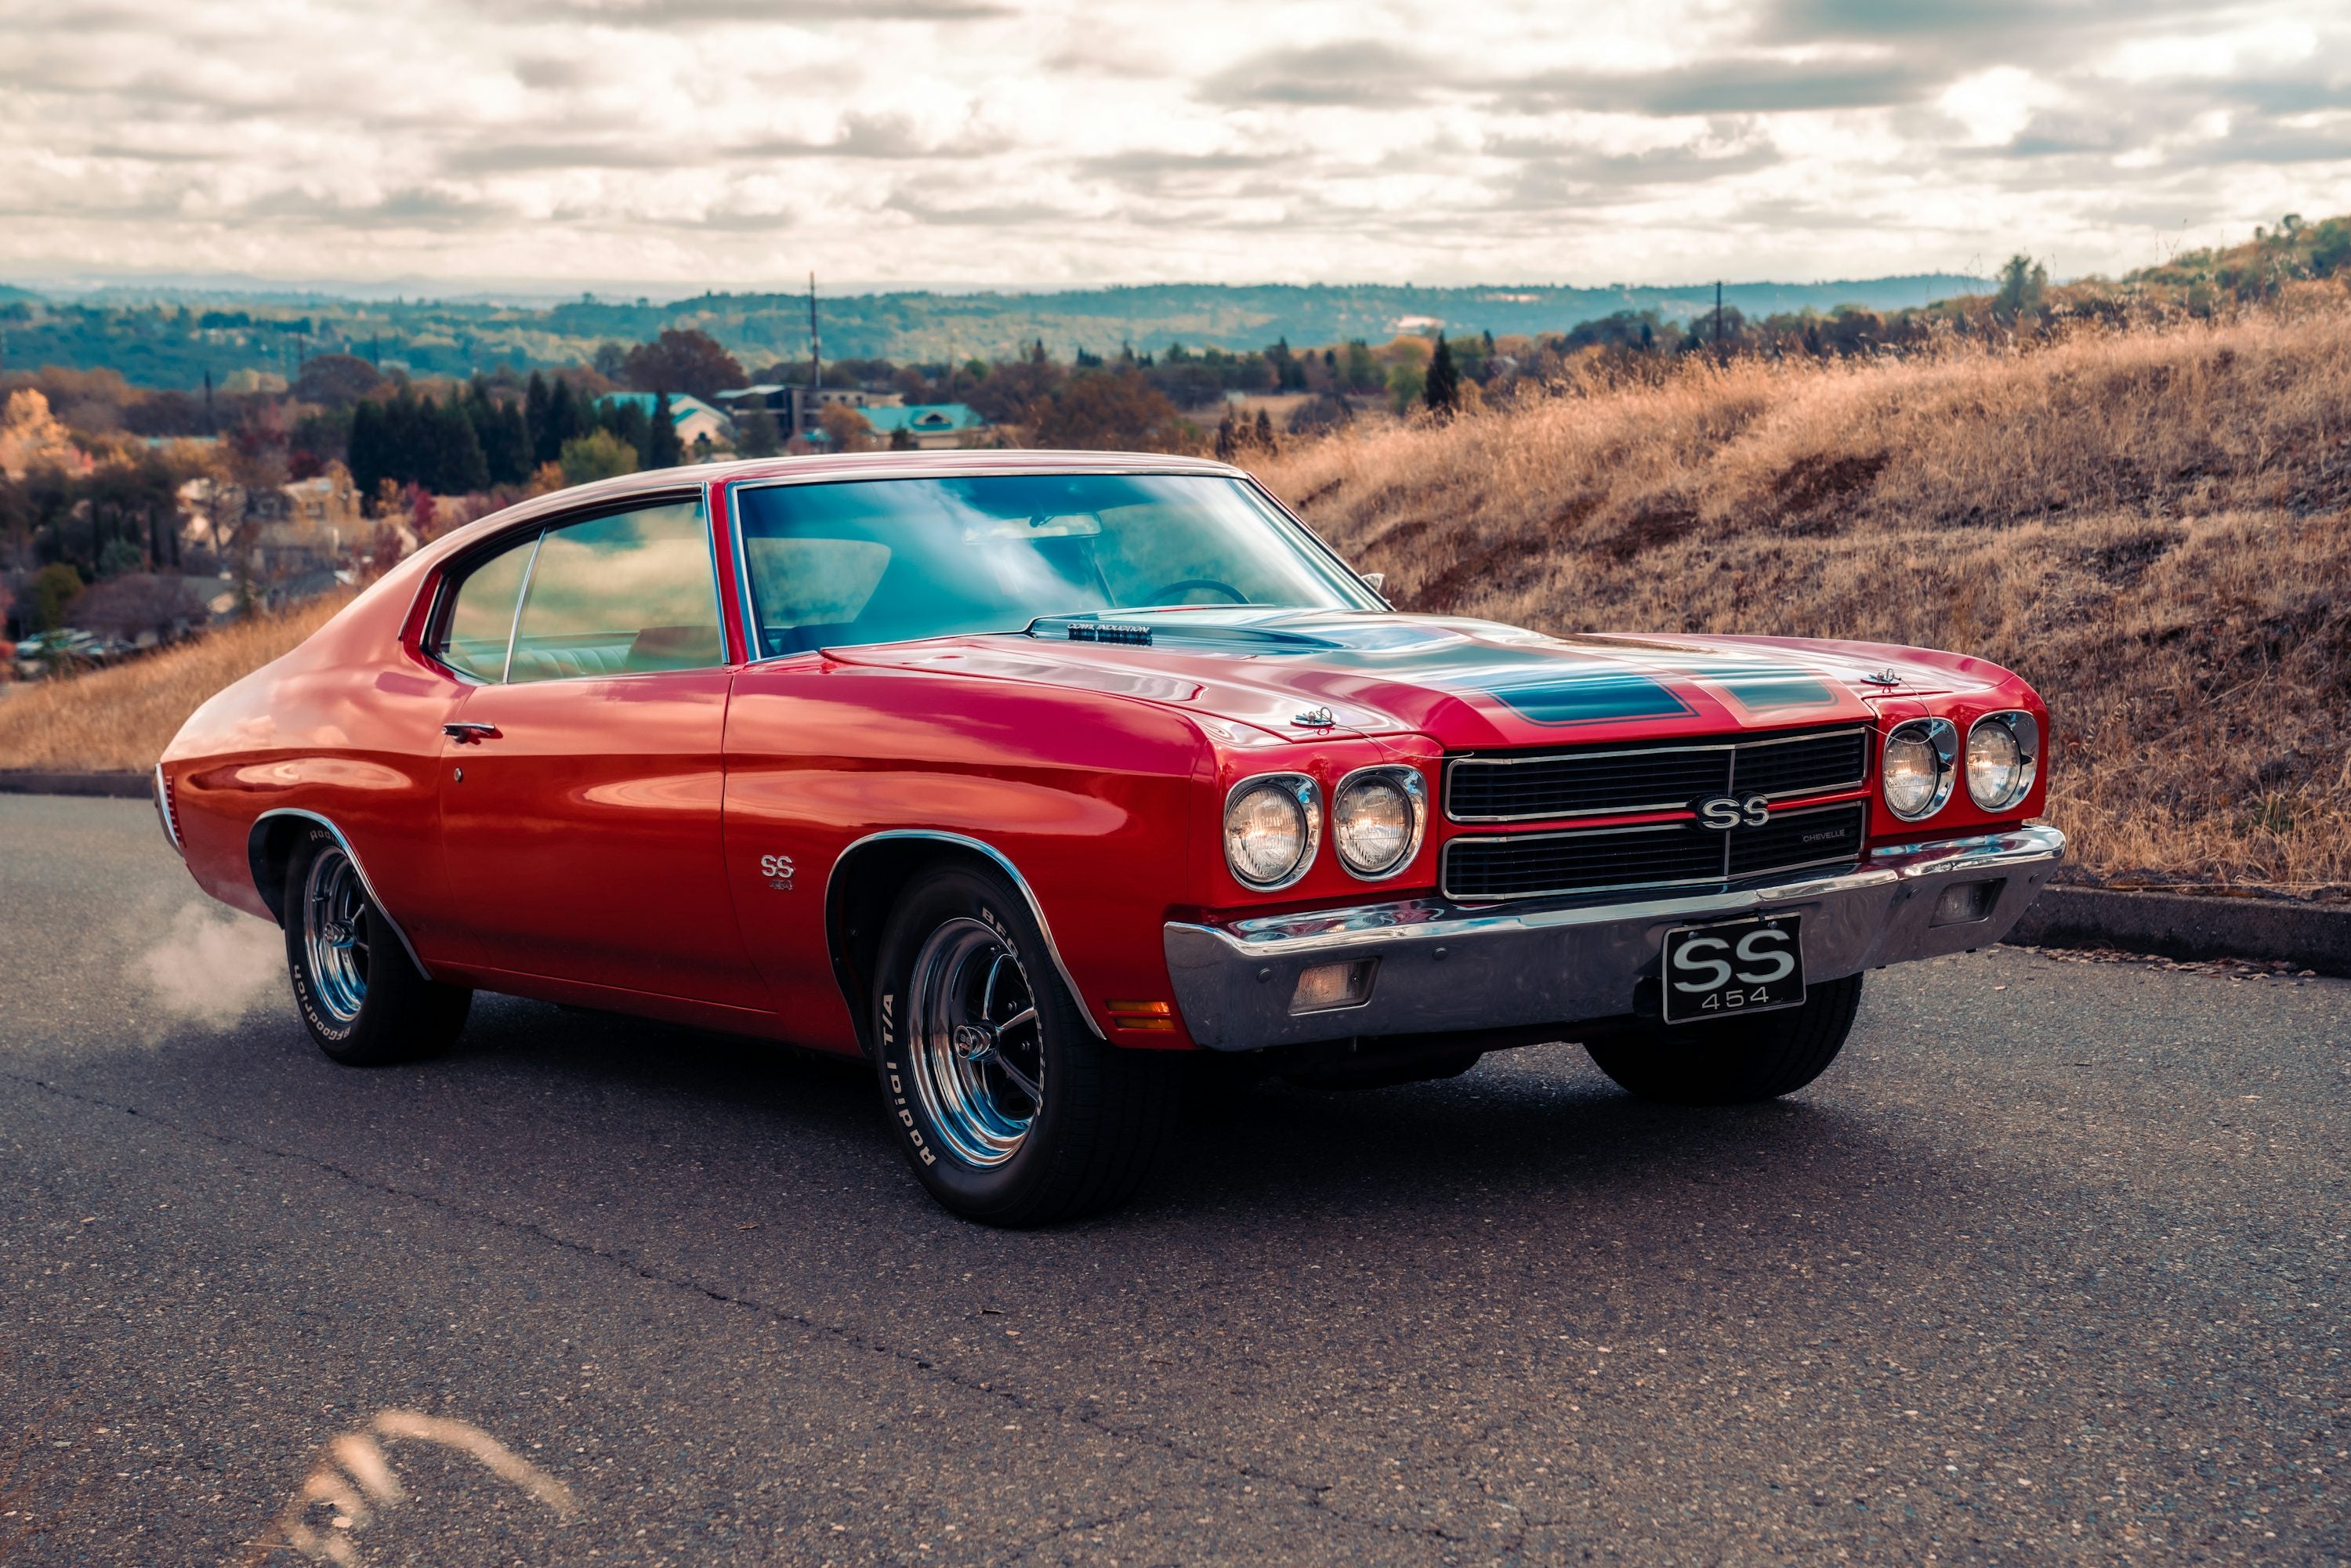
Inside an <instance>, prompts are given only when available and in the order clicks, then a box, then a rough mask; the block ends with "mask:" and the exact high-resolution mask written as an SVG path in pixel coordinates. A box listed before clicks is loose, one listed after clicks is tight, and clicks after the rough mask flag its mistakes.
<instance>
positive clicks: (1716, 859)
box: [1441, 800, 1869, 899]
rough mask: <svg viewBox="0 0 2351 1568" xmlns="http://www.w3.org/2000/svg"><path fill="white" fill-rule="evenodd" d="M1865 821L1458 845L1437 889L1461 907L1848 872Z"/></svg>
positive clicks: (1854, 814) (1804, 819) (1857, 807)
mask: <svg viewBox="0 0 2351 1568" xmlns="http://www.w3.org/2000/svg"><path fill="white" fill-rule="evenodd" d="M1868 815H1869V808H1868V805H1867V803H1866V802H1865V801H1860V800H1855V801H1849V802H1846V803H1845V804H1843V805H1837V806H1823V807H1815V808H1813V809H1811V810H1801V811H1786V812H1780V813H1775V814H1774V815H1773V816H1772V817H1771V820H1770V821H1766V822H1764V823H1763V824H1762V825H1761V826H1760V827H1739V828H1733V829H1732V830H1730V831H1729V832H1727V833H1726V832H1720V831H1708V830H1707V829H1703V828H1700V827H1698V825H1697V824H1696V823H1694V822H1671V823H1666V824H1663V825H1659V826H1654V827H1642V828H1585V829H1582V830H1580V831H1571V832H1564V833H1517V834H1512V835H1510V836H1509V837H1500V838H1497V837H1483V836H1480V837H1472V838H1461V839H1456V840H1454V841H1452V842H1451V843H1449V844H1447V846H1446V847H1445V868H1444V875H1443V877H1442V879H1441V880H1442V883H1443V888H1444V893H1445V896H1446V897H1447V898H1463V899H1482V898H1525V897H1530V896H1532V895H1534V894H1546V893H1592V892H1598V891H1600V890H1603V889H1610V890H1614V889H1617V888H1635V887H1667V886H1695V885H1702V884H1706V883H1723V882H1733V881H1743V880H1745V879H1747V878H1749V877H1756V876H1763V875H1768V874H1769V873H1772V872H1779V871H1792V870H1795V869H1797V868H1799V867H1806V866H1817V865H1835V864H1850V863H1851V862H1854V861H1855V860H1856V859H1858V858H1859V857H1860V854H1861V847H1862V841H1863V836H1864V834H1865V832H1866V831H1867V830H1868Z"/></svg>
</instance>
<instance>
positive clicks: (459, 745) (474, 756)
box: [435, 491, 767, 1011]
mask: <svg viewBox="0 0 2351 1568" xmlns="http://www.w3.org/2000/svg"><path fill="white" fill-rule="evenodd" d="M509 600H510V601H511V603H512V604H513V606H514V608H513V610H512V612H511V613H510V614H509V615H508V617H507V623H508V631H507V637H506V641H505V645H504V647H503V648H500V647H499V646H498V643H497V639H496V626H497V623H498V620H499V605H500V604H501V603H502V602H506V601H509ZM448 604H449V608H448V609H447V610H446V611H445V612H444V614H443V616H442V618H441V622H440V624H439V628H438V632H437V636H438V638H439V645H438V646H437V647H436V649H435V653H436V655H437V656H438V657H440V658H441V659H442V661H443V663H444V664H448V665H449V666H450V667H451V668H453V669H455V670H457V671H458V672H460V674H464V675H465V676H467V677H469V678H470V680H471V681H472V682H474V683H475V684H473V685H471V686H470V688H469V689H468V691H467V692H466V694H465V697H464V699H463V700H462V702H461V703H460V704H459V705H458V706H457V708H456V710H455V712H454V713H453V715H452V722H451V726H450V728H451V731H452V734H451V736H450V737H449V738H448V739H447V740H446V742H445V743H444V750H443V757H442V761H443V764H444V768H443V772H442V777H441V781H440V791H441V834H442V852H443V868H444V883H445V886H446V894H445V899H444V904H445V907H446V910H447V914H448V915H449V922H448V924H449V925H450V926H451V927H452V929H453V934H454V935H455V936H456V937H457V938H458V939H459V940H461V941H462V942H464V943H465V945H466V946H467V948H468V949H469V951H470V953H471V956H472V959H471V961H472V962H473V963H474V964H475V966H476V967H480V968H483V969H485V970H490V971H504V972H507V973H511V974H514V975H518V976H526V977H548V978H551V979H554V980H558V981H561V982H566V983H568V984H569V985H570V986H574V987H594V988H601V989H604V990H610V991H625V992H638V993H644V994H648V995H653V996H663V997H673V998H687V999H690V1000H693V1001H696V1002H700V1003H705V1004H715V1005H716V1006H718V1007H722V1008H731V1009H753V1010H762V1011H764V1010H765V1009H766V1007H767V997H766V992H765V990H764V988H763V987H762V985H761V983H760V982H759V980H758V977H757V975H756V973H755V972H754V970H753V968H752V967H751V964H750V962H749V960H748V957H747V951H746V948H745V946H744V944H743V939H742V936H741V933H740V931H739V929H738V928H737V923H736V920H735V913H734V905H733V902H732V898H731V896H730V894H729V893H728V890H727V886H726V875H725V869H724V865H723V862H722V852H723V841H722V839H721V834H720V821H719V816H720V810H721V808H722V804H723V796H724V786H725V769H724V762H723V743H724V739H725V735H726V704H727V695H728V687H729V683H730V680H731V678H732V677H731V672H730V670H729V668H728V666H727V661H726V652H725V639H724V636H723V634H722V633H721V632H720V629H719V627H720V614H721V610H720V602H719V598H718V591H717V580H716V569H715V566H714V564H713V558H712V553H711V545H710V538H709V528H708V522H707V519H706V517H705V514H704V508H703V504H702V501H701V498H700V495H699V492H698V491H696V492H694V493H692V494H688V495H681V496H677V497H656V498H652V499H641V500H638V501H636V502H634V503H632V505H631V506H630V507H628V508H627V509H625V510H616V511H611V512H607V513H602V514H599V515H595V516H590V517H575V518H568V519H565V520H563V521H561V522H559V523H553V524H550V525H549V526H548V527H546V528H544V529H543V530H541V531H540V532H539V534H538V537H537V538H535V539H533V540H530V541H529V543H528V549H527V551H526V550H524V549H521V548H518V543H510V544H509V545H508V548H507V549H505V550H504V551H502V552H500V553H497V554H495V555H493V556H491V557H489V558H487V559H485V560H483V561H482V562H481V563H480V564H479V565H478V566H476V567H475V570H474V571H473V572H471V573H470V574H469V575H468V576H467V577H466V578H465V579H464V580H460V581H459V582H458V583H457V585H456V587H455V591H454V593H453V594H452V595H451V596H450V598H449V600H448ZM519 988H521V989H528V987H519Z"/></svg>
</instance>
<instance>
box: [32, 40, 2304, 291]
mask: <svg viewBox="0 0 2351 1568" xmlns="http://www.w3.org/2000/svg"><path fill="white" fill-rule="evenodd" d="M2346 60H2351V17H2346V16H2343V15H2342V14H2341V7H2340V6H2339V5H2335V4H2333V3H2332V0H2252V3H2250V4H2227V5H2223V4H2221V3H2220V0H2130V3H2129V4H2127V5H2126V4H2124V3H2123V0H2084V3H2082V4H2077V5H2068V6H2064V7H2051V6H2045V5H2033V4H2022V3H2009V0H1986V3H1985V4H1984V5H1977V6H1959V7H1941V6H1937V7H1918V6H1896V5H1871V4H1866V3H1865V0H1758V3H1756V4H1751V5H1729V4H1726V3H1724V0H1645V3H1637V4H1636V3H1634V0H1595V3H1593V4H1591V5H1578V6H1575V7H1535V8H1524V7H1520V6H1518V5H1504V4H1499V3H1492V0H1488V3H1479V0H1383V3H1380V4H1375V5H1368V6H1366V5H1355V4H1342V3H1340V0H1307V3H1303V4H1286V5H1264V4H1262V0H1256V3H1249V4H1244V3H1242V0H1187V4H1186V5H1181V6H1170V5H1165V4H1162V3H1159V0H1151V3H1148V4H1146V3H1143V0H1001V3H998V0H869V3H867V4H863V5H853V6H841V5H831V4H826V5H818V4H816V3H815V0H576V3H566V0H517V4H514V5H502V6H497V7H481V6H476V5H467V4H463V3H461V0H415V3H414V4H413V5H407V6H404V7H398V8H394V7H386V6H382V5H376V4H373V3H371V0H114V3H113V4H111V5H103V6H91V5H69V4H67V3H65V0H17V3H16V4H15V5H11V7H10V17H9V22H8V36H7V39H6V47H5V49H0V145H5V146H6V147H8V148H9V149H10V150H11V154H12V155H11V156H10V157H9V158H7V159H5V160H0V277H9V276H16V277H28V276H30V277H38V276H56V275H59V274H66V273H74V272H87V271H90V270H94V269H95V270H107V271H115V272H120V271H131V270H139V269H148V270H156V271H170V272H180V273H185V272H191V271H231V272H248V273H256V274H259V275H263V276H267V277H285V278H302V277H326V278H349V279H364V278H379V277H425V278H440V279H445V280H448V281H449V282H450V283H451V284H452V285H455V286H463V287H473V286H477V285H480V284H483V283H488V282H494V281H497V280H510V281H514V282H525V281H528V282H549V283H563V282H570V283H574V284H580V285H597V284H602V285H611V284H621V283H629V284H642V285H644V286H648V287H657V286H661V285H664V284H666V285H669V286H672V287H678V288H680V289H693V288H699V287H704V286H705V285H707V286H720V287H723V286H727V285H736V284H755V285H764V284H773V283H775V282H777V281H778V280H780V279H785V278H789V277H797V276H799V274H801V273H803V272H805V271H807V270H809V269H810V268H813V269H815V270H816V271H817V272H819V273H820V274H821V275H823V276H824V277H831V278H834V279H839V280H843V281H848V280H857V281H859V282H862V283H868V284H875V283H886V282H890V281H893V280H894V281H907V282H943V283H956V282H960V283H970V284H1013V285H1022V284H1040V285H1046V284H1061V283H1068V282H1105V281H1147V280H1153V279H1159V278H1175V277H1183V278H1210V279H1227V280H1234V281H1242V280H1259V279H1276V280H1286V281H1303V280H1311V279H1355V278H1374V279H1392V280H1404V279H1412V280H1415V281H1421V282H1468V281H1477V280H1498V281H1507V280H1517V279H1524V280H1546V281H1548V280H1556V281H1567V282H1601V281H1606V280H1610V279H1625V278H1636V277H1637V278H1650V279H1656V280H1679V279H1687V278H1691V277H1708V276H1713V275H1716V274H1722V275H1727V276H1730V277H1759V276H1777V277H1827V276H1844V277H1850V276H1855V275H1862V274H1868V273H1881V272H1896V271H1919V270H1945V269H1950V268H1954V267H1963V266H1965V265H1967V264H1968V263H1969V262H1970V259H1972V258H1980V257H1981V256H1987V255H2001V254H2006V252H2007V251H2009V250H2011V249H2015V248H2020V247H2022V248H2026V249H2032V250H2035V251H2049V252H2056V253H2060V254H2062V255H2063V256H2064V257H2066V258H2067V261H2068V263H2069V265H2071V266H2073V267H2076V268H2082V269H2086V268H2090V267H2100V268H2115V267H2125V266H2128V265H2131V264H2132V263H2134V262H2137V261H2138V260H2141V259H2143V258H2145V257H2147V256H2149V255H2151V254H2153V253H2154V252H2155V251H2156V250H2157V249H2158V247H2159V246H2160V245H2161V244H2163V243H2164V242H2165V240H2166V239H2167V238H2169V239H2171V240H2173V241H2174V242H2175V243H2176V239H2177V235H2178V234H2179V228H2180V225H2189V228H2190V229H2191V230H2192V231H2194V232H2196V233H2198V234H2199V235H2200V234H2205V233H2210V234H2211V235H2213V236H2214V237H2219V236H2220V235H2222V234H2225V233H2227V232H2229V231H2231V230H2232V229H2241V228H2244V227H2247V226H2249V225H2251V224H2252V223H2254V222H2258V221H2263V220H2273V219H2274V218H2275V216H2276V212H2275V211H2273V210H2272V208H2273V207H2277V204H2278V203H2279V202H2280V201H2285V202H2287V203H2288V204H2290V205H2291V207H2293V208H2294V209H2298V210H2300V211H2303V212H2305V213H2311V214H2316V213H2323V212H2330V211H2338V210H2344V209H2346V208H2351V122H2346V116H2345V115H2344V113H2343V112H2342V110H2343V106H2344V105H2345V103H2346V99H2351V93H2346V76H2345V68H2344V67H2343V66H2342V65H2341V64H2340V62H2343V61H2346ZM2279 210H2285V209H2283V208H2280V209H2279Z"/></svg>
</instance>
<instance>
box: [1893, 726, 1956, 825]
mask: <svg viewBox="0 0 2351 1568" xmlns="http://www.w3.org/2000/svg"><path fill="white" fill-rule="evenodd" d="M1914 729H1915V730H1923V731H1925V732H1926V737H1927V744H1928V746H1930V747H1934V750H1935V764H1936V767H1937V768H1938V775H1937V779H1936V783H1935V798H1934V799H1933V800H1930V801H1928V803H1927V806H1926V808H1925V809H1924V810H1917V811H1904V810H1898V809H1897V808H1896V806H1895V804H1894V800H1893V797H1892V796H1890V795H1887V794H1886V767H1885V756H1886V751H1887V749H1888V748H1890V747H1892V746H1893V745H1894V742H1895V740H1896V738H1897V737H1900V736H1901V735H1902V734H1903V732H1904V731H1906V730H1914ZM1877 751H1878V759H1879V760H1878V768H1877V794H1878V798H1879V799H1880V800H1884V801H1885V802H1886V810H1889V811H1892V812H1893V813H1894V814H1895V815H1896V816H1897V817H1899V818H1901V819H1902V820H1903V821H1906V822H1923V821H1926V820H1927V819H1928V818H1929V817H1931V816H1933V815H1934V814H1935V813H1936V812H1938V811H1939V810H1942V809H1943V808H1944V807H1945V806H1947V805H1949V803H1950V800H1951V787H1952V786H1953V785H1954V784H1956V783H1958V782H1959V778H1958V775H1957V774H1956V773H1954V772H1953V771H1952V769H1953V767H1954V766H1955V765H1956V764H1957V763H1958V761H1959V726H1957V725H1955V724H1953V723H1952V722H1951V721H1950V720H1949V719H1947V718H1906V719H1904V720H1903V721H1902V722H1901V723H1900V724H1897V725H1896V726H1895V727H1893V728H1891V729H1889V730H1887V731H1886V741H1885V744H1884V745H1882V746H1880V747H1878V748H1877Z"/></svg>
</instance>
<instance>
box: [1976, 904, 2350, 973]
mask: <svg viewBox="0 0 2351 1568" xmlns="http://www.w3.org/2000/svg"><path fill="white" fill-rule="evenodd" d="M2007 939H2008V941H2009V942H2010V943H2011V944H2013V945H2016V946H2027V947H2115V948H2119V949H2121V950H2122V951H2124V952H2126V953H2159V954H2161V955H2162V956H2165V957H2167V958H2251V959H2254V960H2257V961H2261V962H2265V963H2267V962H2275V961H2278V960H2280V959H2283V961H2284V962H2286V963H2288V964H2291V965H2293V966H2294V967H2295V968H2297V969H2315V970H2317V971H2318V972H2319V973H2320V974H2322V975H2351V907H2346V906H2344V905H2341V904H2297V903H2292V902H2289V901H2287V900H2284V899H2278V898H2212V897H2208V896H2201V895H2198V894H2179V893H2116V892H2112V891H2109V890H2108V889H2105V888H2102V887H2063V886H2060V887H2044V888H2043V889H2042V890H2041V896H2040V897H2039V898H2036V899H2034V900H2033V901H2032V907H2031V908H2029V909H2027V910H2026V911H2025V912H2024V918H2023V919H2022V920H2020V921H2018V922H2017V924H2016V929H2015V930H2013V931H2011V932H2010V933H2009V934H2008V938H2007Z"/></svg>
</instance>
